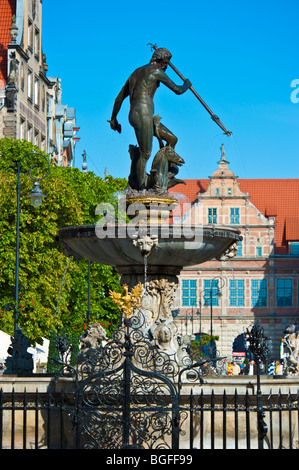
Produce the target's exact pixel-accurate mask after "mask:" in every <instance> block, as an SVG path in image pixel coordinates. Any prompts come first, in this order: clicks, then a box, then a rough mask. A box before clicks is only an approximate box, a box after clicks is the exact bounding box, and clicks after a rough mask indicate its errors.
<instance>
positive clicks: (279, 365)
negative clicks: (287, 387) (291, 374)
mask: <svg viewBox="0 0 299 470" xmlns="http://www.w3.org/2000/svg"><path fill="white" fill-rule="evenodd" d="M275 375H283V367H282V363H281V362H280V361H276V366H275Z"/></svg>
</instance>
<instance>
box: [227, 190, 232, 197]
mask: <svg viewBox="0 0 299 470" xmlns="http://www.w3.org/2000/svg"><path fill="white" fill-rule="evenodd" d="M227 195H228V196H231V195H232V188H227Z"/></svg>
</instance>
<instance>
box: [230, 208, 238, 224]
mask: <svg viewBox="0 0 299 470" xmlns="http://www.w3.org/2000/svg"><path fill="white" fill-rule="evenodd" d="M230 223H231V224H239V223H240V214H239V207H231V208H230Z"/></svg>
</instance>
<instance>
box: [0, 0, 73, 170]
mask: <svg viewBox="0 0 299 470" xmlns="http://www.w3.org/2000/svg"><path fill="white" fill-rule="evenodd" d="M0 18H1V21H0V138H2V137H11V138H14V139H25V140H27V141H29V142H32V143H33V144H34V145H37V146H38V147H39V148H40V149H41V150H43V151H44V152H46V153H47V154H49V155H51V157H52V159H53V163H54V164H56V165H59V166H73V164H74V157H75V143H76V141H77V140H78V137H77V136H76V133H77V131H78V130H79V128H78V127H77V126H76V116H75V109H74V108H68V107H67V106H65V105H62V104H61V83H60V79H58V78H56V77H47V70H48V66H47V63H46V58H45V55H44V53H43V49H42V0H0Z"/></svg>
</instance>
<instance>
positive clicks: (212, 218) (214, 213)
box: [208, 207, 217, 224]
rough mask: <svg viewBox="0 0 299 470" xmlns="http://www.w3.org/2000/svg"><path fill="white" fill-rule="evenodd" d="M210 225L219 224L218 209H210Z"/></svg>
mask: <svg viewBox="0 0 299 470" xmlns="http://www.w3.org/2000/svg"><path fill="white" fill-rule="evenodd" d="M208 224H217V207H208Z"/></svg>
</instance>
